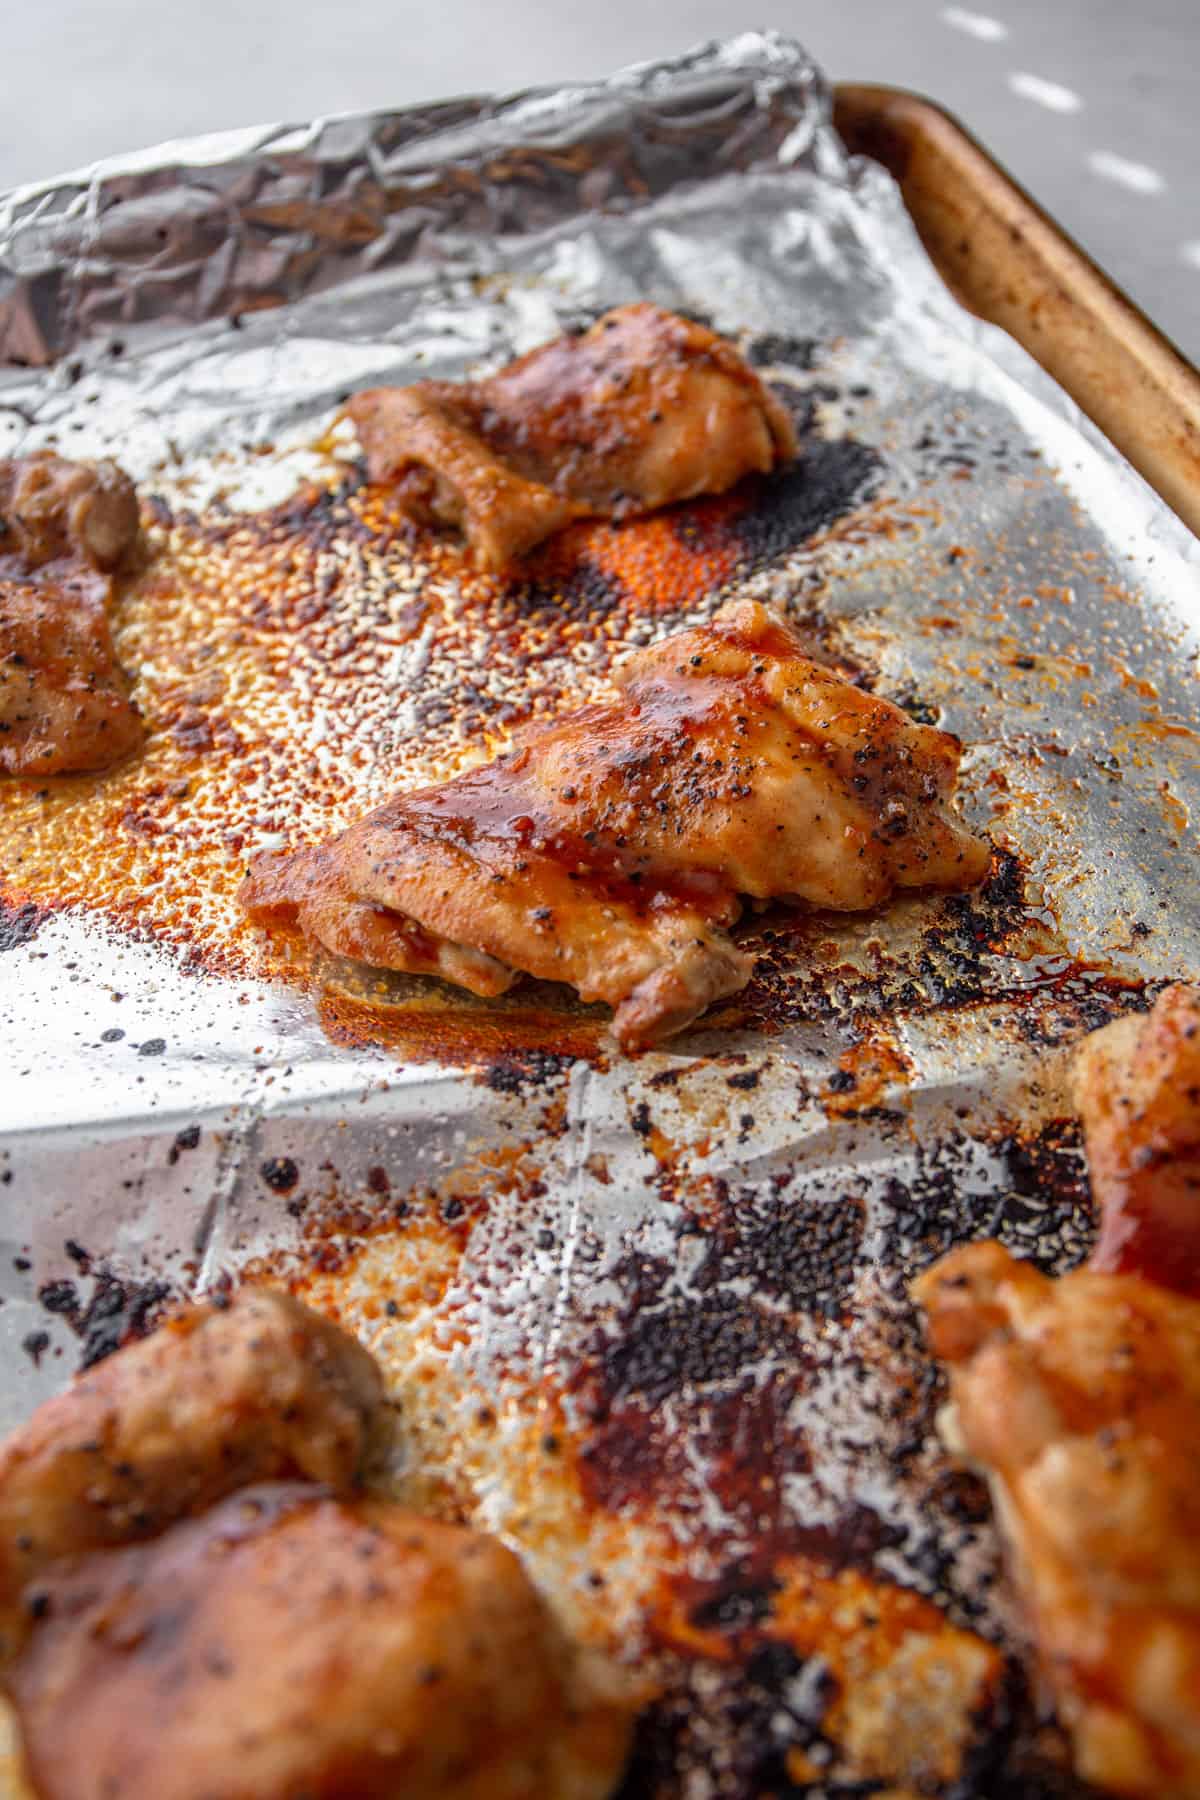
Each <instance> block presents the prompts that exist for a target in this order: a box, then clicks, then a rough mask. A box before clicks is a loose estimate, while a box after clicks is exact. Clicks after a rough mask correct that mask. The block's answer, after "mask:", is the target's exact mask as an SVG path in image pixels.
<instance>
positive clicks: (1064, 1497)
mask: <svg viewBox="0 0 1200 1800" xmlns="http://www.w3.org/2000/svg"><path fill="white" fill-rule="evenodd" d="M916 1294H917V1297H918V1299H919V1300H920V1301H921V1303H922V1304H923V1305H924V1307H925V1309H926V1312H927V1315H928V1319H929V1331H930V1340H931V1343H932V1347H933V1350H934V1352H935V1354H936V1355H938V1356H940V1357H941V1358H943V1359H944V1360H945V1361H946V1362H947V1363H949V1365H950V1392H951V1398H952V1400H953V1406H954V1420H955V1422H956V1427H957V1431H958V1433H959V1435H960V1436H961V1440H962V1446H963V1448H964V1449H965V1451H966V1452H967V1454H968V1455H969V1456H970V1457H971V1458H972V1459H974V1460H975V1461H976V1462H978V1463H979V1464H980V1465H981V1466H982V1467H983V1468H984V1469H986V1470H987V1471H988V1473H989V1475H990V1476H991V1478H992V1483H993V1491H994V1493H995V1495H996V1499H997V1507H998V1519H999V1524H1000V1528H1001V1531H1002V1534H1003V1536H1004V1539H1005V1542H1006V1544H1007V1546H1008V1548H1009V1550H1010V1552H1011V1554H1012V1558H1013V1563H1014V1572H1015V1575H1016V1579H1017V1584H1018V1588H1019V1590H1020V1592H1021V1595H1022V1597H1023V1599H1024V1601H1025V1603H1026V1606H1027V1608H1028V1612H1029V1617H1030V1622H1031V1624H1032V1627H1033V1632H1034V1637H1035V1641H1036V1645H1037V1652H1038V1658H1039V1663H1040V1666H1041V1669H1042V1671H1043V1673H1044V1675H1045V1678H1046V1680H1047V1683H1048V1685H1049V1686H1050V1688H1051V1689H1052V1691H1053V1692H1054V1694H1055V1696H1056V1698H1057V1701H1058V1705H1059V1709H1060V1712H1061V1714H1062V1717H1063V1722H1064V1723H1065V1725H1066V1726H1067V1728H1068V1730H1069V1731H1070V1733H1071V1736H1072V1739H1073V1742H1074V1747H1075V1761H1076V1767H1077V1769H1078V1772H1079V1773H1080V1775H1082V1776H1083V1778H1084V1779H1085V1780H1087V1781H1091V1782H1095V1783H1096V1784H1097V1785H1098V1786H1101V1787H1105V1788H1108V1789H1111V1790H1112V1791H1113V1792H1115V1793H1118V1794H1130V1795H1144V1796H1147V1797H1148V1796H1151V1795H1162V1796H1166V1795H1174V1796H1180V1797H1181V1800H1182V1797H1183V1796H1193V1797H1194V1796H1195V1795H1197V1794H1200V1483H1198V1482H1197V1479H1196V1460H1197V1448H1196V1447H1197V1445H1198V1444H1200V1303H1197V1302H1195V1301H1191V1300H1184V1299H1182V1298H1181V1297H1180V1296H1179V1295H1177V1294H1171V1293H1168V1292H1167V1291H1166V1290H1165V1289H1162V1288H1159V1287H1156V1286H1155V1285H1154V1284H1153V1283H1151V1282H1149V1281H1144V1280H1142V1279H1141V1278H1140V1277H1138V1276H1134V1275H1104V1274H1098V1273H1096V1272H1094V1271H1092V1270H1079V1271H1077V1272H1075V1273H1074V1274H1070V1275H1066V1276H1063V1277H1062V1279H1061V1280H1058V1281H1052V1280H1050V1279H1048V1278H1047V1277H1046V1276H1044V1275H1041V1274H1039V1273H1038V1271H1037V1270H1036V1269H1034V1268H1033V1267H1031V1265H1030V1264H1029V1263H1024V1262H1018V1261H1017V1260H1016V1259H1015V1258H1014V1257H1012V1256H1010V1255H1009V1253H1008V1252H1007V1251H1006V1250H1004V1249H1002V1248H1001V1246H1000V1245H999V1244H992V1243H980V1244H969V1245H967V1246H966V1247H965V1248H963V1249H961V1250H956V1251H953V1252H952V1253H951V1254H950V1255H949V1256H947V1257H945V1258H943V1259H942V1261H941V1262H940V1263H938V1264H937V1265H936V1266H935V1267H934V1268H933V1269H932V1270H930V1271H929V1272H928V1273H927V1274H925V1275H924V1276H922V1277H921V1278H920V1280H919V1281H918V1283H917V1284H916Z"/></svg>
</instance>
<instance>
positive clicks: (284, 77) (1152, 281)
mask: <svg viewBox="0 0 1200 1800" xmlns="http://www.w3.org/2000/svg"><path fill="white" fill-rule="evenodd" d="M757 24H764V25H774V26H777V27H778V28H780V29H781V30H784V31H787V32H788V33H790V34H791V35H793V36H795V37H798V38H799V39H800V40H801V41H802V42H804V43H805V44H807V46H808V47H809V49H810V50H811V51H812V52H813V54H814V55H815V56H816V57H817V58H818V60H819V61H820V62H821V63H822V64H823V66H824V67H825V69H826V70H827V72H828V73H829V74H830V75H831V76H832V77H833V78H834V79H839V78H851V77H852V78H856V79H858V80H868V81H884V82H891V83H894V84H896V85H898V86H902V87H914V88H917V89H920V90H922V91H924V92H925V93H927V94H929V95H931V96H932V97H933V98H934V99H936V100H939V101H941V102H942V103H943V104H944V105H946V106H948V107H950V109H951V110H952V111H954V112H956V113H957V114H958V115H959V117H960V118H961V119H962V120H963V121H964V123H966V124H967V125H969V126H970V127H971V129H972V130H973V131H974V132H975V133H976V135H977V136H978V137H980V138H981V139H982V140H983V142H984V144H985V145H986V146H987V147H988V148H989V149H990V150H991V151H992V152H993V153H994V154H995V155H996V156H997V157H999V159H1000V160H1001V162H1003V163H1004V164H1005V165H1006V166H1007V167H1008V168H1009V169H1010V170H1011V171H1012V173H1013V174H1015V175H1016V176H1017V178H1018V179H1019V180H1020V181H1022V182H1023V183H1024V184H1025V185H1026V186H1027V187H1028V188H1029V189H1030V190H1031V191H1032V192H1033V193H1034V195H1035V196H1036V197H1037V198H1038V199H1039V200H1041V202H1042V203H1043V205H1045V206H1046V207H1047V208H1048V209H1049V211H1050V212H1051V213H1052V214H1054V216H1055V217H1056V218H1057V219H1058V220H1059V221H1060V222H1061V223H1062V224H1063V225H1064V226H1066V228H1067V229H1068V230H1069V231H1070V232H1071V233H1072V234H1073V235H1074V236H1075V237H1076V238H1077V239H1078V240H1079V241H1080V242H1081V243H1082V244H1083V245H1084V247H1085V248H1086V249H1087V250H1089V251H1090V252H1091V254H1092V255H1093V256H1094V257H1095V258H1096V260H1097V261H1098V262H1100V263H1101V264H1102V265H1103V266H1104V267H1105V268H1106V269H1107V270H1108V271H1109V272H1110V274H1112V275H1113V276H1114V277H1115V278H1116V280H1117V281H1118V282H1119V283H1120V284H1121V286H1122V287H1124V288H1125V289H1126V291H1127V292H1128V293H1130V294H1131V295H1132V296H1133V298H1134V299H1135V300H1137V301H1138V303H1139V304H1140V305H1141V306H1143V307H1144V308H1145V310H1146V311H1147V312H1148V313H1149V314H1150V316H1151V317H1152V318H1153V319H1154V320H1155V321H1156V322H1157V323H1158V324H1159V325H1161V326H1162V328H1163V329H1164V330H1165V331H1166V332H1167V333H1168V334H1169V335H1170V336H1172V337H1173V338H1174V339H1175V341H1176V342H1177V343H1178V344H1179V345H1180V347H1181V348H1182V349H1183V350H1184V351H1185V352H1186V353H1187V354H1188V355H1190V356H1191V357H1192V358H1193V359H1196V360H1200V179H1198V177H1200V118H1198V113H1200V96H1198V94H1197V77H1198V76H1200V0H1142V3H1141V4H1140V5H1139V6H1137V7H1133V8H1131V7H1129V6H1128V5H1125V4H1116V3H1115V0H981V4H980V5H978V6H976V5H975V4H974V3H972V4H970V5H966V6H953V5H949V6H946V5H941V4H939V3H938V0H907V3H906V0H805V3H803V4H799V3H797V0H770V4H768V5H766V6H764V7H760V8H759V10H758V11H757V12H756V13H752V14H748V13H747V12H746V10H745V8H744V6H743V5H742V4H739V3H738V0H659V4H658V5H657V6H653V5H650V4H647V0H607V3H606V4H603V5H601V6H597V7H596V8H595V9H592V8H586V9H585V8H578V7H568V6H561V5H560V6H545V5H541V6H539V5H538V4H537V3H536V0H507V4H505V5H504V6H498V5H496V4H495V0H440V3H435V4H433V5H428V4H424V5H421V6H414V5H412V4H405V3H404V0H347V3H346V4H344V5H341V6H330V5H327V4H323V5H320V6H318V5H317V4H315V0H257V3H256V4H253V5H247V4H245V0H205V4H204V5H203V6H198V5H194V4H193V5H185V4H184V0H159V3H158V4H157V5H155V6H153V7H150V6H147V5H146V4H145V0H50V3H49V4H45V5H43V6H41V7H37V6H23V7H20V8H16V7H13V8H10V9H9V12H8V16H7V17H6V19H5V25H4V38H5V56H4V64H5V67H4V75H5V84H4V85H5V96H4V107H3V111H2V113H0V187H3V186H8V185H12V184H14V183H17V182H20V181H25V180H32V179H36V178H38V177H41V176H45V175H50V174H54V173H57V172H59V171H60V170H63V169H66V168H73V167H76V166H78V165H80V164H83V163H86V162H89V161H91V160H92V159H93V158H95V157H98V156H106V155H109V154H112V153H115V152H119V151H122V150H128V149H132V148H136V147H138V146H140V145H143V144H149V143H154V142H157V141H158V140H161V139H163V138H168V137H181V136H187V135H190V134H192V133H196V132H204V131H213V130H220V129H223V128H225V127H228V126H234V125H243V124H249V123H253V122H256V121H259V120H274V119H306V118H310V117H313V116H315V115H317V114H321V113H327V112H347V111H358V110H362V109H366V108H371V107H380V106H403V105H405V104H407V103H409V102H411V101H415V100H423V99H429V98H432V97H435V96H437V95H441V94H450V93H462V92H467V91H479V90H484V89H500V90H507V89H512V88H516V87H523V86H529V85H532V84H540V83H545V82H555V81H559V80H563V79H569V78H571V77H578V76H593V75H600V74H604V73H607V72H609V71H610V70H612V69H614V68H616V67H618V66H620V65H621V64H622V63H627V62H632V61H636V60H639V59H641V58H644V57H653V56H659V55H665V54H669V53H671V52H673V51H679V50H682V49H686V48H687V47H688V46H689V45H691V44H693V43H695V42H696V41H697V40H699V39H702V38H705V37H711V36H715V35H718V34H722V33H727V32H732V31H737V30H741V29H744V28H745V27H746V26H748V25H757Z"/></svg>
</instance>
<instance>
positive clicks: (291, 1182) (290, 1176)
mask: <svg viewBox="0 0 1200 1800" xmlns="http://www.w3.org/2000/svg"><path fill="white" fill-rule="evenodd" d="M258 1172H259V1174H260V1175H261V1176H262V1178H263V1180H264V1181H265V1182H266V1184H267V1186H268V1187H269V1188H271V1189H272V1191H273V1192H274V1193H276V1194H290V1193H291V1191H292V1189H293V1188H294V1187H295V1186H296V1184H297V1183H298V1182H299V1180H300V1169H299V1165H298V1164H297V1163H296V1161H295V1159H294V1158H293V1157H290V1156H268V1157H267V1159H266V1161H265V1162H263V1163H262V1165H261V1166H260V1168H259V1171H258Z"/></svg>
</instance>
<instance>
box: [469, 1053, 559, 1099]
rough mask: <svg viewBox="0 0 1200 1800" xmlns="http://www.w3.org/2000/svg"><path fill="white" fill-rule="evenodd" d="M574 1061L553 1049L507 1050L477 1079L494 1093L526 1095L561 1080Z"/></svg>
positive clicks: (553, 1085)
mask: <svg viewBox="0 0 1200 1800" xmlns="http://www.w3.org/2000/svg"><path fill="white" fill-rule="evenodd" d="M574 1060H575V1058H574V1057H573V1056H569V1055H565V1054H563V1053H562V1052H560V1051H556V1050H539V1049H522V1048H516V1049H512V1050H506V1051H503V1052H501V1053H500V1054H498V1055H497V1056H496V1057H495V1058H494V1059H493V1060H492V1061H491V1062H489V1063H488V1066H487V1067H486V1069H484V1070H483V1071H482V1072H481V1075H480V1077H479V1079H480V1080H481V1081H482V1082H483V1083H484V1085H485V1086H486V1087H489V1088H491V1089H492V1090H493V1092H494V1093H497V1094H525V1093H529V1092H530V1091H534V1092H539V1091H543V1090H547V1091H548V1090H551V1089H553V1088H555V1087H557V1086H558V1084H559V1083H560V1082H561V1081H562V1078H563V1076H564V1075H565V1074H566V1071H567V1070H568V1069H569V1068H570V1067H571V1064H572V1063H573V1062H574Z"/></svg>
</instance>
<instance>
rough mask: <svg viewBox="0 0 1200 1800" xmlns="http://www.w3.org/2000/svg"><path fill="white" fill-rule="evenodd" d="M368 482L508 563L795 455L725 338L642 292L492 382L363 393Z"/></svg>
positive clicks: (479, 555) (489, 558)
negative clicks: (584, 521)
mask: <svg viewBox="0 0 1200 1800" xmlns="http://www.w3.org/2000/svg"><path fill="white" fill-rule="evenodd" d="M347 411H348V412H349V415H350V417H351V418H352V419H353V421H354V424H355V426H356V428H357V430H358V435H359V441H360V442H361V444H362V447H363V449H364V451H365V452H366V458H367V472H368V475H369V476H370V479H371V480H372V481H379V482H390V483H393V484H394V485H395V487H396V489H397V492H398V494H399V497H400V500H401V504H402V505H403V506H404V507H405V509H406V510H407V511H408V512H409V514H410V515H411V516H412V517H413V518H414V519H416V520H417V522H418V523H420V524H434V525H449V526H454V527H457V528H458V529H460V530H461V531H462V532H463V534H464V536H465V538H466V540H467V542H468V544H469V545H470V547H471V550H472V552H473V554H474V557H475V560H476V562H477V563H478V564H479V566H480V567H481V568H485V569H491V570H497V571H500V570H504V569H506V568H507V567H509V566H510V565H511V564H512V563H513V562H515V561H516V560H517V559H518V558H520V557H521V556H523V555H524V554H525V553H526V552H527V551H529V550H531V549H532V548H533V547H534V545H535V544H538V543H540V542H541V540H542V539H543V538H545V537H548V536H549V535H550V534H551V532H554V531H557V530H559V528H560V527H561V526H563V525H565V524H567V523H568V522H569V521H570V520H572V519H579V518H595V517H599V518H613V519H624V518H630V517H633V516H634V515H636V514H638V513H646V512H653V511H655V510H656V509H657V508H658V507H661V506H667V505H669V504H670V503H671V502H672V501H676V500H688V499H692V498H694V497H695V496H696V495H698V494H720V493H724V492H725V490H726V489H727V488H730V487H733V486H734V484H735V483H736V482H738V481H740V480H741V479H742V477H743V476H745V475H749V474H752V473H761V474H765V473H767V472H768V471H769V470H771V469H773V468H775V467H776V465H777V464H779V463H783V462H790V461H791V460H792V458H793V457H794V456H795V455H796V434H795V430H794V428H793V426H792V422H791V419H790V418H789V416H788V414H787V412H786V411H785V409H784V408H783V407H782V406H781V404H780V403H779V401H778V400H776V399H775V397H774V395H772V394H771V393H770V392H769V391H768V389H767V388H765V387H764V386H763V384H762V382H761V381H760V380H759V378H758V376H757V375H756V374H755V373H754V371H753V370H752V369H751V368H750V367H749V365H748V364H747V363H746V362H745V361H744V359H743V358H742V357H741V356H740V355H739V354H738V352H737V351H736V350H735V349H734V348H733V346H732V344H729V343H727V342H726V341H725V340H724V339H723V338H720V337H718V336H717V335H716V334H715V333H714V332H712V331H708V330H706V328H705V327H704V326H702V325H695V324H692V323H691V322H690V321H689V320H687V319H681V318H679V317H677V316H676V315H675V314H674V313H669V312H664V311H663V310H662V309H661V308H660V307H657V306H652V305H650V304H649V303H648V302H645V301H642V302H639V303H638V304H637V305H633V306H622V307H618V308H617V309H616V311H615V312H610V313H606V314H605V316H604V317H603V318H602V319H600V320H598V322H597V323H596V324H595V325H593V326H592V328H591V330H589V331H585V332H583V333H581V334H578V335H570V334H568V335H567V336H565V337H560V338H556V339H555V340H554V342H553V343H549V344H544V345H543V346H542V347H541V348H540V349H538V350H534V351H531V352H530V354H529V355H528V356H522V357H520V358H519V359H518V360H517V361H516V362H513V363H509V365H508V366H507V368H504V369H501V370H500V372H499V373H498V374H496V375H492V376H489V377H488V378H487V379H486V380H483V381H465V382H446V381H422V382H418V383H416V385H415V386H413V387H405V388H373V389H370V390H368V391H367V392H364V393H361V394H356V395H355V396H354V398H353V399H352V400H351V402H350V404H349V406H348V408H347Z"/></svg>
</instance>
